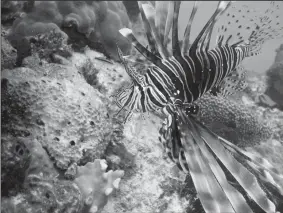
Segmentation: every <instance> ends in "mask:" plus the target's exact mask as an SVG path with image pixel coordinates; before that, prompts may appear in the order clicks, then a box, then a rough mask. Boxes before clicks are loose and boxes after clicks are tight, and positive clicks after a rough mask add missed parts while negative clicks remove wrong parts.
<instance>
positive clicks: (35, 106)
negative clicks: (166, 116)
mask: <svg viewBox="0 0 283 213" xmlns="http://www.w3.org/2000/svg"><path fill="white" fill-rule="evenodd" d="M78 85H79V86H78ZM109 105H110V102H109V101H108V100H107V99H106V98H105V97H104V96H103V95H102V94H101V93H100V92H98V91H97V90H96V89H94V88H93V87H92V86H90V85H89V84H88V83H87V82H86V81H85V79H84V78H83V77H82V75H81V74H79V72H78V70H77V69H76V68H75V67H72V66H63V65H57V64H44V65H43V66H38V67H37V68H33V69H29V68H18V69H14V70H4V71H2V115H3V117H2V125H3V128H2V131H7V132H10V133H11V134H13V135H15V136H17V137H19V136H22V137H26V136H27V135H33V136H34V137H36V138H37V140H38V141H39V142H40V143H41V144H42V146H43V147H44V148H45V149H46V151H47V152H48V154H49V156H50V157H51V159H53V160H54V162H55V165H56V166H57V168H59V169H62V170H66V169H67V168H68V166H69V165H71V164H72V163H74V162H78V161H80V160H82V158H84V156H85V154H86V153H89V152H90V153H91V155H89V154H88V156H91V158H90V157H88V159H89V160H93V159H95V158H100V156H101V155H102V154H103V153H104V151H105V149H106V147H107V145H108V143H109V141H112V140H115V139H113V137H112V136H113V135H115V133H114V129H113V126H114V123H113V121H112V119H111V118H110V116H109V115H108V112H109V111H108V109H109V107H110V106H109ZM114 137H115V136H114Z"/></svg>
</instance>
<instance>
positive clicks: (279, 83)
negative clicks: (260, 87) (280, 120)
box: [265, 45, 283, 109]
mask: <svg viewBox="0 0 283 213" xmlns="http://www.w3.org/2000/svg"><path fill="white" fill-rule="evenodd" d="M282 55H283V45H281V46H280V47H279V48H278V49H277V54H276V58H275V61H274V64H273V65H272V66H271V67H270V68H269V70H267V84H268V88H267V90H266V92H265V94H266V95H268V96H269V97H270V98H271V99H272V100H273V101H274V102H276V103H277V105H278V106H277V107H278V108H279V109H283V57H282Z"/></svg>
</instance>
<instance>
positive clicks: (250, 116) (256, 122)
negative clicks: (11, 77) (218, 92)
mask: <svg viewBox="0 0 283 213" xmlns="http://www.w3.org/2000/svg"><path fill="white" fill-rule="evenodd" d="M196 103H197V104H198V105H199V106H200V113H199V117H198V118H199V120H200V121H202V122H204V123H205V124H207V125H208V126H209V127H210V129H211V130H212V131H214V132H215V133H217V134H219V135H220V136H222V137H224V138H226V139H228V140H230V141H232V142H234V143H236V144H238V145H242V146H250V145H252V144H255V143H259V142H261V141H263V140H266V139H268V138H270V137H271V135H272V130H271V128H270V127H269V125H267V123H266V122H264V121H263V120H262V119H260V118H259V116H257V114H256V113H254V112H252V111H251V110H250V109H248V108H247V107H246V106H245V105H243V104H241V103H238V102H237V103H236V102H235V101H233V100H229V99H227V98H223V97H215V96H211V95H204V96H203V97H202V98H200V99H199V100H198V101H197V102H196Z"/></svg>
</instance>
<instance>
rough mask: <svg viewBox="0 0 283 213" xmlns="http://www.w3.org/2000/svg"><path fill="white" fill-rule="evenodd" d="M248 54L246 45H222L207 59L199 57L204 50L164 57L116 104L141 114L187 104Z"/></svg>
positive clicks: (120, 96)
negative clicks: (169, 106) (179, 55)
mask: <svg viewBox="0 0 283 213" xmlns="http://www.w3.org/2000/svg"><path fill="white" fill-rule="evenodd" d="M247 53H248V48H246V47H245V46H242V47H241V46H228V45H224V46H219V47H216V48H214V49H211V50H209V51H208V52H207V53H206V55H207V58H201V57H199V56H201V55H203V54H204V53H202V52H197V51H195V52H193V53H191V54H190V55H189V56H187V55H185V56H181V57H174V56H171V57H169V58H168V59H167V60H166V59H163V60H161V63H160V64H159V66H155V65H153V66H151V67H149V68H148V70H147V71H146V73H145V75H140V76H139V79H140V82H141V83H139V84H134V83H132V84H131V85H130V86H128V87H127V89H125V90H122V94H120V93H119V96H117V97H119V98H117V99H116V101H117V104H118V105H119V106H121V107H122V106H126V107H125V108H126V109H128V110H130V111H136V112H143V113H145V112H153V111H156V110H161V109H162V108H164V107H166V106H168V105H172V104H173V105H175V104H176V105H178V106H180V105H184V106H187V105H188V104H192V103H193V102H194V101H195V100H197V99H198V98H199V97H201V96H202V95H203V94H204V93H206V92H208V91H210V90H211V89H212V88H213V87H217V86H218V85H220V83H221V82H222V81H223V79H224V78H225V77H226V76H227V75H228V74H230V73H231V72H232V71H233V70H234V69H235V68H236V67H237V66H238V65H239V64H240V63H241V62H242V60H243V59H244V58H245V57H246V56H247ZM200 71H202V72H200ZM198 73H201V74H202V75H198ZM142 85H143V86H142ZM117 95H118V94H117Z"/></svg>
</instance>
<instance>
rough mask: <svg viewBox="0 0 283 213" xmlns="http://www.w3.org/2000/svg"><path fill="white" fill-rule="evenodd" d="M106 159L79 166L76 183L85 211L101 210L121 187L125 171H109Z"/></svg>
mask: <svg viewBox="0 0 283 213" xmlns="http://www.w3.org/2000/svg"><path fill="white" fill-rule="evenodd" d="M106 169H107V164H106V161H105V160H95V161H94V162H93V163H87V164H86V165H85V166H82V167H78V170H77V177H76V178H75V180H74V181H75V183H76V184H77V185H78V186H79V188H80V192H81V193H82V196H83V200H84V204H85V205H84V208H83V212H85V213H87V212H91V213H94V212H100V211H101V210H102V208H103V207H104V206H105V205H106V203H107V198H108V196H109V195H110V194H111V193H112V192H113V190H114V189H117V188H118V187H119V182H120V180H121V178H122V177H123V175H124V171H122V170H117V171H112V170H110V171H108V172H105V171H106Z"/></svg>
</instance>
